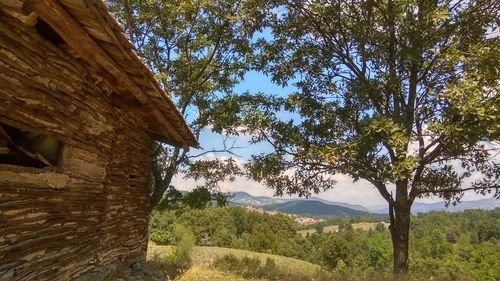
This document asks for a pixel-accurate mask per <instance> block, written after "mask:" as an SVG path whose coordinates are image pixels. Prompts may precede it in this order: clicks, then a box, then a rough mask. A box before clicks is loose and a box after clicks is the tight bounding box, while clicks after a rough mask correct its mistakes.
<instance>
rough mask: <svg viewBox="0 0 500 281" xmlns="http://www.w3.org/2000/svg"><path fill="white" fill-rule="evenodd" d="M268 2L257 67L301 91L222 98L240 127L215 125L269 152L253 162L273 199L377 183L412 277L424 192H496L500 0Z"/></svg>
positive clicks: (401, 262)
mask: <svg viewBox="0 0 500 281" xmlns="http://www.w3.org/2000/svg"><path fill="white" fill-rule="evenodd" d="M268 5H269V7H268V9H267V11H269V12H268V13H267V16H266V22H265V24H267V25H268V30H269V31H270V33H271V34H269V35H266V36H263V38H262V39H261V40H260V41H259V43H258V44H257V47H258V50H259V56H260V58H261V60H260V63H259V64H257V65H256V68H257V69H258V70H260V71H263V72H264V73H265V74H267V75H269V76H270V77H271V78H272V80H273V81H274V82H276V83H278V84H280V85H282V86H285V87H286V86H288V87H286V88H285V89H293V90H291V91H293V92H292V93H290V94H289V95H287V96H286V97H284V96H276V95H271V94H259V95H253V96H251V95H242V96H239V97H238V98H234V97H233V98H232V99H227V100H226V101H225V102H224V103H221V106H220V107H219V108H218V109H216V111H218V112H219V113H220V114H223V113H225V114H227V115H231V114H233V117H235V120H238V122H236V123H231V121H229V120H230V118H226V121H227V122H226V123H221V124H219V125H218V126H219V128H223V127H224V126H229V125H232V126H234V127H238V128H240V131H241V128H243V127H245V128H246V131H245V132H246V133H248V134H249V135H251V136H252V138H253V141H254V142H268V143H270V144H271V145H272V146H273V148H274V150H273V152H271V153H264V154H259V155H254V156H253V158H252V161H251V162H250V163H249V164H248V168H249V172H250V176H251V178H253V179H255V180H257V181H260V182H263V183H265V184H266V185H268V186H270V187H272V188H274V189H275V190H276V193H277V194H283V193H284V192H286V193H290V194H299V195H306V196H307V195H309V194H311V192H320V191H322V190H326V189H329V188H331V187H332V186H333V185H334V183H335V181H334V180H333V178H332V176H333V175H335V174H338V173H341V174H347V175H350V176H351V177H352V178H353V179H354V180H359V179H364V180H366V181H367V182H369V183H371V185H373V187H374V188H376V189H377V190H378V191H379V193H380V195H381V196H382V197H383V198H384V199H385V200H386V201H387V203H388V207H389V208H388V210H389V216H390V223H391V225H390V232H391V235H392V242H393V250H394V251H393V253H394V272H395V273H406V272H407V271H408V239H409V226H410V209H411V206H412V204H413V202H414V200H415V199H417V198H422V197H425V196H440V197H442V198H444V200H445V201H446V202H447V203H450V202H457V200H459V199H460V198H461V196H463V194H464V192H465V191H467V190H476V191H477V192H480V193H483V194H486V193H489V192H492V191H493V192H494V196H496V197H499V196H500V188H499V186H500V184H499V181H500V180H499V177H500V167H499V158H498V151H499V142H498V141H499V136H500V96H499V94H498V91H499V88H500V86H499V85H500V78H499V77H500V75H499V74H500V72H499V67H500V40H499V37H498V29H497V27H498V23H499V19H500V17H499V16H500V12H499V11H500V9H499V5H500V3H499V2H498V1H494V0H491V1H489V0H485V1H469V0H467V1H461V0H435V1H427V0H419V1H417V0H385V1H374V0H358V1H349V0H311V1H301V0H276V1H269V3H268ZM290 86H293V87H290ZM234 109H236V111H234ZM233 111H234V112H233Z"/></svg>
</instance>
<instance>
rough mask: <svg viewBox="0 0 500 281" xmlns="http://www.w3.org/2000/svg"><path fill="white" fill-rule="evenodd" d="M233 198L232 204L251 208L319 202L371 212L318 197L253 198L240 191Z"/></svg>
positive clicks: (361, 207)
mask: <svg viewBox="0 0 500 281" xmlns="http://www.w3.org/2000/svg"><path fill="white" fill-rule="evenodd" d="M233 196H234V197H233V198H232V199H231V202H233V203H237V204H240V205H249V206H254V207H262V206H265V205H270V204H282V203H286V202H293V201H307V202H310V201H319V202H322V203H325V204H328V205H335V206H341V207H345V208H349V209H353V210H357V211H363V212H369V210H368V209H366V208H365V207H363V206H361V205H354V204H349V203H343V202H332V201H328V200H325V199H321V198H317V197H310V198H278V197H266V196H252V195H250V194H248V193H246V192H243V191H239V192H235V193H234V194H233Z"/></svg>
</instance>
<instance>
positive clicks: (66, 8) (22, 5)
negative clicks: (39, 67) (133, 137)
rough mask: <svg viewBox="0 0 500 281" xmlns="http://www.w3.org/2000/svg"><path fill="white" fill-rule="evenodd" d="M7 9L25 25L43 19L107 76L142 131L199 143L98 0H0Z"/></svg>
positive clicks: (174, 140)
mask: <svg viewBox="0 0 500 281" xmlns="http://www.w3.org/2000/svg"><path fill="white" fill-rule="evenodd" d="M0 2H2V4H3V5H4V6H6V7H8V9H9V13H11V14H12V13H14V14H17V17H18V18H19V19H21V20H23V21H24V22H26V23H30V22H31V23H32V24H34V23H36V19H37V18H41V19H42V20H43V21H45V22H46V23H47V24H49V25H50V27H51V28H53V29H54V30H55V31H56V32H57V33H58V34H59V36H61V38H62V39H64V41H65V42H66V43H67V44H68V46H69V47H70V48H71V49H72V50H74V51H75V52H76V54H77V55H78V56H79V57H80V58H82V59H83V60H84V61H86V62H87V63H88V64H89V65H90V66H91V67H92V68H94V70H95V71H96V72H97V73H98V74H99V75H101V76H102V77H103V78H105V79H106V80H107V81H108V82H109V84H110V85H111V86H112V87H113V88H114V89H115V91H116V92H117V94H118V95H119V96H120V97H123V99H122V102H129V103H131V104H132V105H134V107H136V108H138V109H139V110H140V112H141V116H143V118H144V122H145V128H146V131H147V132H148V133H149V134H150V135H151V136H152V137H153V138H155V139H157V140H159V141H163V142H165V143H169V144H172V145H175V146H179V147H184V148H187V147H189V146H191V147H198V141H197V140H196V138H195V137H194V135H193V134H192V132H191V130H190V129H189V127H188V126H187V124H186V122H185V120H184V118H183V116H182V114H181V113H180V112H179V110H178V109H177V108H176V106H175V104H174V103H173V101H172V100H171V98H170V96H169V95H168V93H167V92H166V91H165V90H164V89H162V88H161V86H160V83H159V82H158V80H157V79H156V77H155V76H154V74H153V72H152V71H151V69H150V68H149V67H148V66H147V65H146V64H145V63H144V62H143V61H142V59H141V58H140V57H139V56H138V55H137V53H136V52H135V51H134V46H133V44H132V43H131V42H130V41H129V40H128V39H127V38H126V37H125V34H124V31H123V28H122V27H121V26H120V25H119V24H118V23H117V22H116V21H115V19H114V18H113V16H112V15H111V14H110V13H109V11H108V8H107V6H106V4H105V3H104V2H103V1H101V0H0Z"/></svg>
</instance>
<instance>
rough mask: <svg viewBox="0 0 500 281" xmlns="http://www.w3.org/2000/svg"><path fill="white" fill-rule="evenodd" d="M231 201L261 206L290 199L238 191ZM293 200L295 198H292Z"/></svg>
mask: <svg viewBox="0 0 500 281" xmlns="http://www.w3.org/2000/svg"><path fill="white" fill-rule="evenodd" d="M232 195H233V198H231V202H233V203H238V204H240V205H247V206H254V207H261V206H264V205H269V204H279V203H285V202H287V201H288V200H289V199H283V198H276V197H266V196H252V195H250V194H248V193H246V192H243V191H238V192H235V193H233V194H232ZM292 200H293V199H292Z"/></svg>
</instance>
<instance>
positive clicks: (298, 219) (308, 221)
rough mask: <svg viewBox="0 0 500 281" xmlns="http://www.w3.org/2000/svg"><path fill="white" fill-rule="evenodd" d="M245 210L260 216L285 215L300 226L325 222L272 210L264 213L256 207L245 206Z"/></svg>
mask: <svg viewBox="0 0 500 281" xmlns="http://www.w3.org/2000/svg"><path fill="white" fill-rule="evenodd" d="M245 209H247V210H248V211H251V212H257V213H261V214H264V213H266V214H269V215H277V214H281V215H285V216H287V217H290V218H293V221H294V222H295V223H296V224H298V225H300V226H308V225H311V224H315V223H319V222H324V221H325V220H324V219H315V218H311V217H304V216H299V215H294V214H285V213H282V212H278V211H274V210H273V211H266V210H264V209H262V208H258V207H254V206H245Z"/></svg>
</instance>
